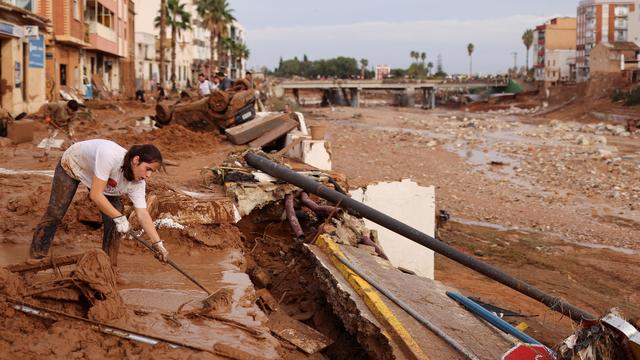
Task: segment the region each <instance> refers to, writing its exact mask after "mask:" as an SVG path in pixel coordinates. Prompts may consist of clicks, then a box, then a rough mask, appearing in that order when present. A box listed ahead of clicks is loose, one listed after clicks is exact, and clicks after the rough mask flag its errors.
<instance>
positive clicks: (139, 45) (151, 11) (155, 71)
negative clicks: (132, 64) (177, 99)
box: [135, 0, 209, 90]
mask: <svg viewBox="0 0 640 360" xmlns="http://www.w3.org/2000/svg"><path fill="white" fill-rule="evenodd" d="M184 3H185V4H186V5H187V10H188V11H189V12H190V13H191V16H192V20H193V19H194V16H196V15H197V14H196V12H195V6H196V5H195V2H193V4H192V2H191V1H189V2H188V3H187V2H184ZM136 13H137V14H141V13H144V14H148V15H147V16H139V18H138V19H137V21H136V24H135V35H136V45H135V46H136V51H138V52H139V53H144V54H145V57H144V58H137V59H136V82H137V83H138V84H144V88H145V89H146V90H149V89H150V88H151V87H153V86H154V84H157V83H158V82H159V80H160V75H159V67H160V66H164V72H165V76H166V79H165V81H166V85H168V84H170V83H171V82H170V80H171V27H169V26H168V27H167V29H166V35H167V38H166V42H165V44H164V60H165V62H164V64H162V65H160V64H159V61H160V30H159V29H158V28H157V27H156V26H155V18H156V17H157V16H158V15H159V14H160V0H145V1H144V4H143V3H142V2H140V1H139V2H137V3H136ZM192 27H193V22H192ZM193 40H194V38H193V35H192V31H190V30H187V31H182V32H181V33H180V34H179V35H178V38H177V39H176V41H177V42H176V45H177V46H176V87H177V88H184V87H186V86H187V80H188V82H189V84H191V83H192V82H193V77H192V69H191V66H192V63H193V45H192V43H193ZM203 40H204V39H203ZM208 40H209V38H208V37H207V38H206V41H208ZM151 45H153V46H151Z"/></svg>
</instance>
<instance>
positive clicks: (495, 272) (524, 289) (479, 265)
mask: <svg viewBox="0 0 640 360" xmlns="http://www.w3.org/2000/svg"><path fill="white" fill-rule="evenodd" d="M245 160H246V161H247V163H248V164H249V165H251V166H252V167H254V168H256V169H259V170H262V171H264V172H265V173H267V174H269V175H271V176H273V177H276V178H278V179H281V180H284V181H287V182H289V183H291V184H293V185H296V186H298V187H300V188H302V189H303V190H305V191H307V192H310V193H314V194H316V195H318V196H320V197H321V198H323V199H326V200H328V201H331V202H332V203H334V204H340V205H341V206H342V207H344V208H346V209H349V210H352V211H355V212H357V213H358V214H360V215H362V216H363V217H365V218H367V219H369V220H371V221H373V222H375V223H376V224H378V225H381V226H384V227H385V228H387V229H389V230H391V231H393V232H395V233H397V234H400V235H402V236H404V237H406V238H407V239H409V240H412V241H414V242H416V243H418V244H420V245H422V246H424V247H427V248H429V249H431V250H433V251H435V252H437V253H438V254H441V255H444V256H446V257H448V258H449V259H451V260H454V261H456V262H458V263H460V264H462V265H464V266H466V267H468V268H471V269H473V270H475V271H477V272H479V273H481V274H483V275H485V276H487V277H489V278H491V279H493V280H496V281H498V282H500V283H502V284H504V285H506V286H508V287H510V288H512V289H514V290H516V291H518V292H520V293H522V294H524V295H527V296H529V297H530V298H532V299H535V300H537V301H539V302H541V303H543V304H545V305H546V306H548V307H549V308H550V309H551V310H554V311H557V312H559V313H561V314H564V315H566V316H568V317H569V318H571V319H572V320H574V321H576V322H581V321H583V320H595V319H596V317H595V316H593V315H591V314H589V313H588V312H586V311H584V310H582V309H580V308H578V307H576V306H574V305H572V304H570V303H568V302H565V301H564V300H562V299H560V298H558V297H555V296H551V295H549V294H547V293H545V292H543V291H542V290H540V289H538V288H536V287H534V286H532V285H529V284H527V283H526V282H524V281H522V280H519V279H517V278H515V277H513V276H511V275H509V274H507V273H505V272H503V271H502V270H500V269H498V268H496V267H493V266H491V265H489V264H486V263H484V262H482V261H480V260H478V259H475V258H473V257H471V256H468V255H466V254H464V253H462V252H460V251H458V250H456V249H455V248H453V247H451V246H449V245H447V244H445V243H443V242H441V241H438V240H436V239H434V238H432V237H431V236H429V235H427V234H425V233H423V232H420V231H418V230H417V229H414V228H413V227H411V226H409V225H407V224H404V223H402V222H400V221H398V220H396V219H394V218H392V217H390V216H388V215H385V214H383V213H381V212H380V211H378V210H376V209H373V208H371V207H369V206H367V205H365V204H363V203H361V202H358V201H356V200H354V199H352V198H350V197H349V196H346V195H343V194H341V193H339V192H337V191H335V190H332V189H329V188H328V187H326V186H324V185H322V184H321V183H319V182H317V181H315V180H314V179H312V178H310V177H307V176H303V175H300V174H298V173H296V172H294V171H292V170H290V169H288V168H286V167H284V166H282V165H279V164H277V163H275V162H273V161H271V160H269V159H267V158H264V157H262V156H259V155H257V154H254V153H248V154H247V155H246V156H245Z"/></svg>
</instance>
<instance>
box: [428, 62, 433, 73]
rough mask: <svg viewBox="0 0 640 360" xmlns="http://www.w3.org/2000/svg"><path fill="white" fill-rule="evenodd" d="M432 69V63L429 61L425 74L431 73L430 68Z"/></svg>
mask: <svg viewBox="0 0 640 360" xmlns="http://www.w3.org/2000/svg"><path fill="white" fill-rule="evenodd" d="M432 69H433V63H432V62H431V61H429V63H428V64H427V75H431V70H432Z"/></svg>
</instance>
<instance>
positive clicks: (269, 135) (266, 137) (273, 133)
mask: <svg viewBox="0 0 640 360" xmlns="http://www.w3.org/2000/svg"><path fill="white" fill-rule="evenodd" d="M297 127H298V122H296V121H294V120H291V119H287V120H286V121H285V122H284V123H282V124H280V125H278V127H276V128H274V129H271V130H269V131H267V132H266V133H264V134H263V135H262V136H260V137H259V138H257V139H255V140H253V141H252V142H250V143H249V147H251V148H261V147H263V146H265V145H267V144H269V143H270V142H272V141H274V140H276V139H278V138H279V137H281V136H282V135H284V134H286V133H288V132H289V131H291V130H293V129H295V128H297Z"/></svg>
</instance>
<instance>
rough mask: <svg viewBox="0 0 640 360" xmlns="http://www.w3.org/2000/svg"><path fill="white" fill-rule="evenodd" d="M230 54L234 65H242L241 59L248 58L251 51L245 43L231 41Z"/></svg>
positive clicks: (238, 66)
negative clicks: (233, 59)
mask: <svg viewBox="0 0 640 360" xmlns="http://www.w3.org/2000/svg"><path fill="white" fill-rule="evenodd" d="M230 50H231V56H233V57H234V58H235V62H236V67H237V68H241V67H242V60H244V59H248V58H249V55H250V54H251V52H250V51H249V48H248V47H247V45H246V44H245V43H243V42H239V41H231V48H230Z"/></svg>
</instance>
